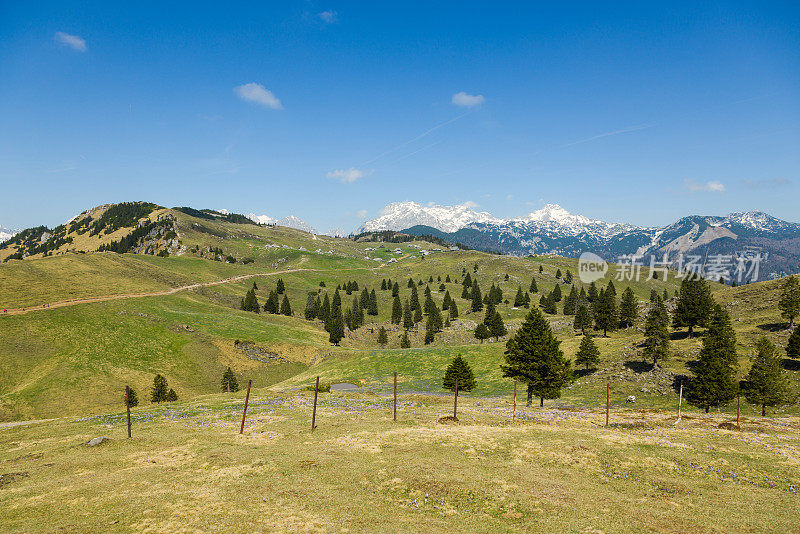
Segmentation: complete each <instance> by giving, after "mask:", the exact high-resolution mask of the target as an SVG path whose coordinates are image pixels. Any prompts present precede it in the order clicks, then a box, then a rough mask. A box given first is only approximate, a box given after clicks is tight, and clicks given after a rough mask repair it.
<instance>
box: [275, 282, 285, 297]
mask: <svg viewBox="0 0 800 534" xmlns="http://www.w3.org/2000/svg"><path fill="white" fill-rule="evenodd" d="M284 291H286V286H285V285H284V284H283V278H278V283H277V287H276V288H275V292H276V293H277V294H278V295H283V292H284Z"/></svg>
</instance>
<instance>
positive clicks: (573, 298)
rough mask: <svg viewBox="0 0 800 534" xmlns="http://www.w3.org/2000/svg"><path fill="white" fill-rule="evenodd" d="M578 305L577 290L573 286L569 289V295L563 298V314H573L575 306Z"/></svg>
mask: <svg viewBox="0 0 800 534" xmlns="http://www.w3.org/2000/svg"><path fill="white" fill-rule="evenodd" d="M567 272H569V271H567ZM577 305H578V292H577V291H576V290H575V286H572V289H570V291H569V295H567V298H565V299H564V315H575V306H577Z"/></svg>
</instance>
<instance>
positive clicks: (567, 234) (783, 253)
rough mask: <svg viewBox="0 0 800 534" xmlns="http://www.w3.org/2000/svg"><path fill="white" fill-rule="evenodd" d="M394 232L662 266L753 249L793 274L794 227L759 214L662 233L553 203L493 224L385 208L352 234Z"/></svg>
mask: <svg viewBox="0 0 800 534" xmlns="http://www.w3.org/2000/svg"><path fill="white" fill-rule="evenodd" d="M376 230H397V231H403V232H405V233H410V234H415V235H421V234H433V235H437V236H439V237H442V238H443V239H447V240H449V241H451V242H456V243H461V244H464V245H467V246H469V247H472V248H475V249H479V250H488V251H495V252H500V253H504V254H513V255H528V254H557V255H562V256H572V257H575V256H579V255H580V254H582V253H583V252H586V251H591V252H595V253H597V254H600V255H601V256H602V257H604V258H607V259H615V258H618V257H619V256H622V255H632V254H636V255H642V256H645V257H650V256H651V255H654V256H657V257H659V258H663V256H664V255H665V254H666V255H667V256H668V257H669V258H670V259H673V258H676V257H677V256H678V255H679V254H694V255H697V254H701V255H704V256H707V255H716V254H723V255H731V254H734V255H735V254H737V253H740V252H742V251H744V250H759V251H761V252H762V253H763V254H764V255H767V256H768V259H767V260H766V261H765V262H764V264H763V266H764V268H765V269H766V270H767V272H771V273H773V274H776V275H777V274H784V273H794V272H799V271H800V224H796V223H791V222H787V221H782V220H780V219H777V218H775V217H772V216H771V215H768V214H766V213H764V212H760V211H750V212H746V213H731V214H730V215H727V216H725V217H717V216H696V215H695V216H690V217H684V218H682V219H680V220H679V221H677V222H675V223H673V224H671V225H668V226H664V227H653V228H651V227H641V226H634V225H630V224H623V223H613V222H605V221H600V220H596V219H590V218H588V217H585V216H582V215H575V214H572V213H570V212H568V211H567V210H565V209H564V208H562V207H561V206H559V205H557V204H548V205H546V206H544V207H543V208H542V209H539V210H536V211H533V212H531V213H529V214H528V215H524V216H522V217H513V218H509V219H499V218H496V217H493V216H492V215H491V214H489V213H486V212H476V211H474V210H473V209H472V207H471V206H468V205H461V206H424V205H421V204H418V203H415V202H401V203H395V204H389V205H388V206H386V208H384V210H383V211H382V212H381V216H380V217H378V218H377V219H373V220H371V221H367V222H366V223H364V224H363V225H362V226H361V229H360V231H376Z"/></svg>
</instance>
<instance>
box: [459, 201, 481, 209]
mask: <svg viewBox="0 0 800 534" xmlns="http://www.w3.org/2000/svg"><path fill="white" fill-rule="evenodd" d="M461 205H462V206H464V207H465V208H469V209H471V210H474V209H475V208H477V207H478V206H479V204H478V203H477V202H473V201H471V200H467V201H466V202H464V203H463V204H461Z"/></svg>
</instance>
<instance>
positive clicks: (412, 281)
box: [408, 278, 415, 289]
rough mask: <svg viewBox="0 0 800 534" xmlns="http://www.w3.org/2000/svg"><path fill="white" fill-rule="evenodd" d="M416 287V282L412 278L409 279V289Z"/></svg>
mask: <svg viewBox="0 0 800 534" xmlns="http://www.w3.org/2000/svg"><path fill="white" fill-rule="evenodd" d="M414 285H415V284H414V280H412V279H411V278H409V279H408V289H411V288H412V287H414Z"/></svg>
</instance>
